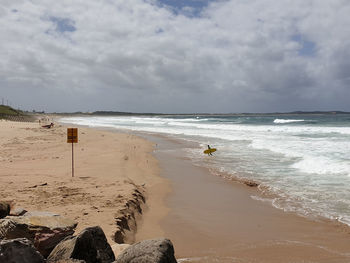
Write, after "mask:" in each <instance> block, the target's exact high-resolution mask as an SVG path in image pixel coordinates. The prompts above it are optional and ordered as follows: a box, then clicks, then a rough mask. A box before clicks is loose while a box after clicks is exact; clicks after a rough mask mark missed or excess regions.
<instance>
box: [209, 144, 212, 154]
mask: <svg viewBox="0 0 350 263" xmlns="http://www.w3.org/2000/svg"><path fill="white" fill-rule="evenodd" d="M210 149H211V148H210V146H209V144H208V150H210ZM208 155H212V154H211V152H208Z"/></svg>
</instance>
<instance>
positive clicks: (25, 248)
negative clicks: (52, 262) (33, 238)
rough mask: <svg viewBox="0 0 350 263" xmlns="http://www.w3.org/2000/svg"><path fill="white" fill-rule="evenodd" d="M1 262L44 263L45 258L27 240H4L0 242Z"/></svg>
mask: <svg viewBox="0 0 350 263" xmlns="http://www.w3.org/2000/svg"><path fill="white" fill-rule="evenodd" d="M0 262H4V263H5V262H8V263H44V262H45V260H44V258H43V256H42V255H41V254H40V253H39V252H38V251H37V250H36V249H35V248H34V246H33V244H32V242H30V241H29V240H28V239H26V238H17V239H10V240H2V241H1V242H0Z"/></svg>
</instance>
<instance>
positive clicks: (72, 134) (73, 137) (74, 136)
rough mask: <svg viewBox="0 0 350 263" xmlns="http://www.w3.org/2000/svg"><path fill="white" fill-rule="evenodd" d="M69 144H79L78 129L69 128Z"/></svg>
mask: <svg viewBox="0 0 350 263" xmlns="http://www.w3.org/2000/svg"><path fill="white" fill-rule="evenodd" d="M67 142H68V143H77V142H78V128H67Z"/></svg>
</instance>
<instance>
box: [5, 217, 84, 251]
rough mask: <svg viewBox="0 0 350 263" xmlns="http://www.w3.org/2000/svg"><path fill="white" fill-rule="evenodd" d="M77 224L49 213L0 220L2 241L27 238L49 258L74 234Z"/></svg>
mask: <svg viewBox="0 0 350 263" xmlns="http://www.w3.org/2000/svg"><path fill="white" fill-rule="evenodd" d="M76 226H77V223H76V222H74V221H73V220H71V219H68V218H65V217H62V216H60V215H57V214H54V213H49V212H28V213H26V214H25V215H23V216H7V217H6V218H4V219H0V239H15V238H27V239H29V240H30V241H31V242H33V244H34V246H35V248H36V249H37V250H38V251H39V252H40V253H41V254H42V255H43V256H44V257H47V256H48V255H49V254H50V252H51V251H52V250H53V249H54V247H55V246H56V245H57V244H58V243H59V242H61V240H63V239H64V238H65V237H67V236H70V235H72V234H73V233H74V229H75V227H76Z"/></svg>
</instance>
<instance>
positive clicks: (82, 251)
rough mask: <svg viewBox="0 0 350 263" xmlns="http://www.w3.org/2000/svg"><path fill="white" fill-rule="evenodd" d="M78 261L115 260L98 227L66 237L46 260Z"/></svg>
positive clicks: (91, 262) (103, 262)
mask: <svg viewBox="0 0 350 263" xmlns="http://www.w3.org/2000/svg"><path fill="white" fill-rule="evenodd" d="M68 259H80V260H85V261H86V263H110V262H113V261H114V260H115V257H114V254H113V251H112V249H111V246H110V245H109V244H108V242H107V239H106V236H105V234H104V233H103V230H102V229H101V228H100V227H99V226H95V227H89V228H86V229H84V230H83V231H82V232H80V233H79V235H77V236H71V237H67V238H65V239H64V240H62V242H61V243H59V244H58V245H57V246H56V247H55V249H54V250H53V251H52V252H51V254H50V255H49V257H48V258H47V260H48V262H56V261H58V260H68Z"/></svg>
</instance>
